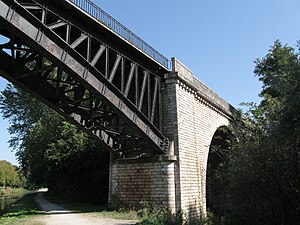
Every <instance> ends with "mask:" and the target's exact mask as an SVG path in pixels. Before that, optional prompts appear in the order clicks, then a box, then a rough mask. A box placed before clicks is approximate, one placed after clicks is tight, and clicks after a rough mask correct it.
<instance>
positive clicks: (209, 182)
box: [202, 121, 236, 214]
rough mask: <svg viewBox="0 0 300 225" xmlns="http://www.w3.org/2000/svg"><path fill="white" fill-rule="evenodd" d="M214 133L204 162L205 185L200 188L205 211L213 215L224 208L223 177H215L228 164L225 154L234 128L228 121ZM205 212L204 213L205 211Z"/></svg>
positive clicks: (233, 136)
mask: <svg viewBox="0 0 300 225" xmlns="http://www.w3.org/2000/svg"><path fill="white" fill-rule="evenodd" d="M215 124H216V123H215ZM218 125H219V126H216V127H215V129H214V133H213V134H212V135H211V139H210V144H209V147H208V152H207V155H206V157H205V162H204V167H205V168H204V172H205V176H204V178H205V185H204V186H203V187H202V188H203V190H204V196H205V200H206V202H205V209H206V210H207V209H208V208H209V209H210V210H212V211H214V213H217V214H222V212H223V206H224V198H225V192H222V190H223V188H222V186H223V184H224V182H225V180H224V177H222V176H221V177H220V176H217V175H216V174H217V173H218V174H220V173H221V172H220V171H221V170H223V169H224V168H225V167H226V165H227V162H228V158H227V157H226V155H228V154H226V152H227V151H229V150H230V146H231V145H232V142H233V140H234V139H235V138H236V136H235V132H234V128H233V126H232V125H231V124H230V122H229V121H228V122H227V123H223V124H221V123H219V124H218ZM206 210H205V211H206Z"/></svg>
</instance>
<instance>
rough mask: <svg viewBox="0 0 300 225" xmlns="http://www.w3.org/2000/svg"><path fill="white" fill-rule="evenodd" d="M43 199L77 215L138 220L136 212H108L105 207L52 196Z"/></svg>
mask: <svg viewBox="0 0 300 225" xmlns="http://www.w3.org/2000/svg"><path fill="white" fill-rule="evenodd" d="M45 198H46V199H47V200H48V201H49V202H53V203H55V204H58V205H60V206H62V207H64V208H65V209H67V210H71V211H74V212H78V213H88V214H89V215H90V216H93V217H105V218H112V219H120V220H140V219H141V218H140V217H139V216H138V214H137V212H136V211H133V210H132V211H127V210H119V211H112V210H108V209H107V207H106V206H105V205H96V204H89V203H82V202H76V201H72V200H69V199H61V198H58V197H54V196H52V195H47V194H46V195H45Z"/></svg>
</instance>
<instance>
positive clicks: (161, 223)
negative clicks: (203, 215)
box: [137, 200, 206, 225]
mask: <svg viewBox="0 0 300 225" xmlns="http://www.w3.org/2000/svg"><path fill="white" fill-rule="evenodd" d="M140 204H141V208H140V210H139V211H138V215H139V216H140V217H142V218H144V219H143V221H142V222H140V223H137V225H204V224H205V223H206V221H202V220H200V219H194V218H187V217H186V216H185V215H184V213H183V212H177V213H172V212H171V211H170V210H169V209H168V208H166V207H160V206H156V205H153V204H150V203H149V202H147V201H144V200H143V201H141V202H140Z"/></svg>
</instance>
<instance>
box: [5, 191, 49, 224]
mask: <svg viewBox="0 0 300 225" xmlns="http://www.w3.org/2000/svg"><path fill="white" fill-rule="evenodd" d="M34 197H35V193H31V194H27V195H25V196H24V197H23V198H21V199H19V200H18V201H17V202H15V203H14V204H12V205H11V206H10V207H8V208H6V209H5V210H4V211H3V212H1V213H0V224H1V225H29V224H30V225H41V223H39V222H37V221H34V217H35V216H36V215H39V214H41V213H43V211H41V210H40V209H39V207H38V204H37V203H36V202H35V200H34Z"/></svg>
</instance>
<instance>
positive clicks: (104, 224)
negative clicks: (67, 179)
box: [35, 192, 138, 225]
mask: <svg viewBox="0 0 300 225" xmlns="http://www.w3.org/2000/svg"><path fill="white" fill-rule="evenodd" d="M35 200H36V202H37V203H38V204H39V205H40V207H41V209H42V210H44V211H45V214H46V216H44V217H42V219H41V222H43V223H45V224H46V225H77V224H78V225H96V224H97V225H98V224H99V225H134V224H135V223H137V222H138V221H128V220H127V221H126V220H116V219H110V218H101V217H98V216H95V215H91V214H89V213H77V212H74V211H71V210H68V209H65V208H64V207H62V206H59V205H57V204H54V203H51V202H49V201H48V200H47V199H45V197H44V192H40V193H38V194H37V196H36V197H35Z"/></svg>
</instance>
